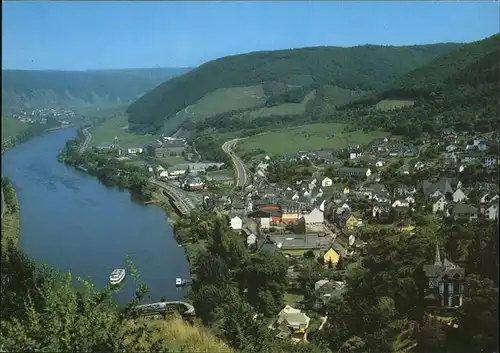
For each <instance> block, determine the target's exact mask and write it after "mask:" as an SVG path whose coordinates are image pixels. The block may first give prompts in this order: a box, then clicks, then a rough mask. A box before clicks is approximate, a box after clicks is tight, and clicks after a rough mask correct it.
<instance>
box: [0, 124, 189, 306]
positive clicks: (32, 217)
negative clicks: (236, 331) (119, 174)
mask: <svg viewBox="0 0 500 353" xmlns="http://www.w3.org/2000/svg"><path fill="white" fill-rule="evenodd" d="M75 135H76V129H75V128H66V129H62V130H58V131H54V132H51V133H47V134H44V135H42V136H39V137H36V138H34V139H33V140H30V141H28V142H26V143H23V144H21V145H18V146H16V147H14V148H13V149H11V150H9V151H7V152H5V154H4V155H3V158H2V175H3V176H7V177H9V178H10V179H11V181H12V183H13V184H14V186H15V187H16V190H17V193H18V198H19V201H20V209H21V236H20V239H19V244H20V246H21V248H22V249H23V250H24V251H25V252H26V254H27V255H28V256H30V257H31V258H32V259H33V260H35V261H36V262H37V263H42V262H45V263H47V264H48V265H50V266H53V267H55V268H56V269H58V270H61V271H63V272H68V271H71V273H72V275H73V277H74V278H76V277H77V276H81V277H89V278H90V280H91V281H92V282H93V283H94V284H95V285H96V286H97V287H98V288H103V287H104V286H105V285H106V284H107V282H108V276H109V273H110V272H111V271H112V270H113V269H114V268H126V267H125V266H126V261H125V258H126V255H127V254H128V255H130V256H131V257H132V260H133V261H134V263H135V265H136V267H137V269H138V271H139V273H140V276H141V280H142V282H144V283H145V284H147V285H148V286H149V288H150V299H149V300H147V301H150V302H157V301H160V298H161V297H162V296H165V297H166V298H167V300H179V299H182V298H184V296H185V294H186V289H176V288H175V278H176V277H183V278H188V276H189V265H188V262H187V259H186V256H185V254H184V250H183V249H182V248H179V247H177V243H176V242H175V239H174V237H173V229H172V227H171V226H170V225H169V224H168V222H167V220H166V216H165V213H164V211H163V210H162V209H161V208H159V207H158V206H155V205H149V206H144V205H142V204H138V203H135V202H134V201H132V199H131V197H130V194H129V192H128V191H119V190H118V189H109V188H107V187H105V186H104V185H103V184H102V183H101V182H99V180H97V178H95V177H91V176H89V175H87V174H85V173H84V172H81V171H79V170H76V169H74V168H72V167H69V166H66V165H64V164H62V163H59V162H58V161H57V154H58V153H59V151H60V150H61V149H62V148H63V147H64V145H65V143H66V141H67V140H69V139H72V138H74V137H75ZM134 293H135V283H134V281H133V278H132V276H131V275H130V274H129V273H127V276H126V277H125V281H124V284H123V287H122V288H121V290H120V291H118V292H117V293H116V294H115V296H116V298H117V299H118V301H119V302H121V303H124V302H126V301H128V300H130V299H131V298H132V297H133V295H134Z"/></svg>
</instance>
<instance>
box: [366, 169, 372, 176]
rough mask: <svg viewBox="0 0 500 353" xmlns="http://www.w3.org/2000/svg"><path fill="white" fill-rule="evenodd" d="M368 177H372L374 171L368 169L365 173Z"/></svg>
mask: <svg viewBox="0 0 500 353" xmlns="http://www.w3.org/2000/svg"><path fill="white" fill-rule="evenodd" d="M365 175H366V177H367V178H368V177H369V176H370V175H372V170H371V169H370V168H368V169H367V170H366V173H365Z"/></svg>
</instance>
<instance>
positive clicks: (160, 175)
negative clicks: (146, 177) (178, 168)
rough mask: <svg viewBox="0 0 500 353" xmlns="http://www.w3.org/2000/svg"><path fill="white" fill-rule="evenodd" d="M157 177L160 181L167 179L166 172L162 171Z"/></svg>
mask: <svg viewBox="0 0 500 353" xmlns="http://www.w3.org/2000/svg"><path fill="white" fill-rule="evenodd" d="M159 177H160V178H162V179H168V172H167V171H166V170H162V171H161V172H160V174H159Z"/></svg>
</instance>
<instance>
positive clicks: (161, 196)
mask: <svg viewBox="0 0 500 353" xmlns="http://www.w3.org/2000/svg"><path fill="white" fill-rule="evenodd" d="M150 202H151V203H153V202H154V203H156V204H157V205H158V206H160V207H161V208H162V209H163V211H165V216H166V218H167V222H168V223H169V224H170V225H171V226H174V225H175V223H176V222H177V221H179V219H180V218H181V217H180V216H179V215H178V214H177V212H176V211H175V208H174V206H172V203H171V201H170V199H169V198H168V196H167V195H166V194H165V191H164V190H162V189H158V190H155V191H153V200H152V201H150ZM174 237H175V232H174Z"/></svg>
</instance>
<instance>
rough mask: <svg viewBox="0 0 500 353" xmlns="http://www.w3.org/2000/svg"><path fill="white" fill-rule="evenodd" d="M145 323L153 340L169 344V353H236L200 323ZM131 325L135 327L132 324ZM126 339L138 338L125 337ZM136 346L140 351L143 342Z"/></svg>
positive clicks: (178, 321) (173, 321)
mask: <svg viewBox="0 0 500 353" xmlns="http://www.w3.org/2000/svg"><path fill="white" fill-rule="evenodd" d="M143 322H145V323H146V325H147V329H148V331H149V332H148V333H149V335H151V336H150V337H151V339H152V340H155V341H156V340H158V341H160V340H161V341H166V342H168V347H169V352H218V353H233V352H234V351H233V350H232V349H231V348H229V347H228V346H227V345H226V344H225V343H223V342H222V341H220V340H218V339H217V338H215V337H214V336H213V335H212V334H210V333H209V332H208V331H207V329H205V328H204V327H203V326H202V325H200V324H198V323H197V324H195V325H193V326H191V325H190V324H188V323H186V322H184V321H182V320H180V319H168V320H161V319H160V320H144V321H143ZM130 325H131V327H133V326H134V324H133V323H132V322H131V323H130ZM125 339H126V340H132V339H136V338H135V337H125ZM136 345H137V348H138V349H140V347H141V342H140V341H139V342H137V343H136Z"/></svg>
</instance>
